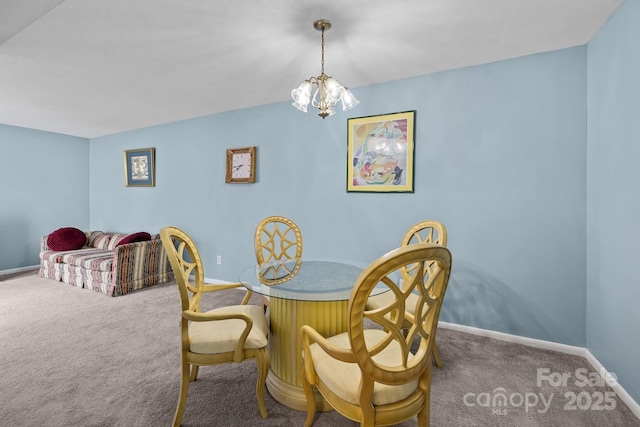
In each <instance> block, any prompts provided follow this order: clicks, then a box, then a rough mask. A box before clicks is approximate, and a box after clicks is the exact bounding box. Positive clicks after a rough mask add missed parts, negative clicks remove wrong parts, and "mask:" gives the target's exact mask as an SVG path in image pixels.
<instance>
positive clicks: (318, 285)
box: [240, 259, 369, 301]
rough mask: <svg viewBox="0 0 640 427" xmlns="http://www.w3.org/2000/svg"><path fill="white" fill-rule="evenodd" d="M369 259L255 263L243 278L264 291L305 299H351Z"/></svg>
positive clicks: (295, 260) (264, 292) (250, 287)
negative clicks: (354, 287)
mask: <svg viewBox="0 0 640 427" xmlns="http://www.w3.org/2000/svg"><path fill="white" fill-rule="evenodd" d="M368 265H369V264H368V263H365V262H359V261H331V260H304V259H293V260H286V261H280V262H272V263H268V264H262V265H259V266H258V265H253V266H252V267H250V268H247V269H246V270H245V271H243V272H242V274H241V275H240V282H241V283H242V284H243V285H244V286H245V287H246V288H247V289H251V290H252V291H253V292H256V293H258V294H261V295H266V296H269V297H275V298H284V299H292V300H302V301H339V300H348V299H349V297H350V296H351V290H352V289H353V285H354V284H355V283H356V280H357V279H358V277H359V276H360V274H361V273H362V271H363V270H364V269H365V268H366V267H367V266H368Z"/></svg>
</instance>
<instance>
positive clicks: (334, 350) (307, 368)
mask: <svg viewBox="0 0 640 427" xmlns="http://www.w3.org/2000/svg"><path fill="white" fill-rule="evenodd" d="M300 339H301V340H302V359H303V369H304V375H305V376H306V377H307V379H308V380H309V383H311V384H312V385H313V384H315V383H316V374H315V369H314V367H313V359H312V358H311V344H312V343H316V344H318V346H320V348H322V350H323V351H324V352H325V353H327V354H328V355H329V356H331V357H333V358H334V359H337V360H340V361H342V362H347V363H357V360H356V357H355V354H353V351H352V350H351V349H350V348H344V347H338V346H336V345H334V344H332V343H331V342H329V341H328V340H327V339H326V338H325V337H323V336H322V335H320V334H319V333H318V331H316V330H315V329H313V328H312V327H311V326H309V325H303V326H302V328H300Z"/></svg>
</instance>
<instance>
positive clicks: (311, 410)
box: [302, 364, 316, 427]
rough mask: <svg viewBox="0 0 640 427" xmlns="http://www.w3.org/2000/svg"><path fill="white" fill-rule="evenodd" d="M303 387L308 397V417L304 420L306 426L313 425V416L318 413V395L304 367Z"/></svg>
mask: <svg viewBox="0 0 640 427" xmlns="http://www.w3.org/2000/svg"><path fill="white" fill-rule="evenodd" d="M303 366H304V364H303ZM302 388H303V389H304V395H305V397H306V399H307V419H306V420H305V422H304V427H311V425H312V424H313V418H314V417H315V415H316V396H315V393H314V392H313V386H312V385H311V384H310V383H309V380H308V379H307V376H306V375H305V372H304V367H303V368H302Z"/></svg>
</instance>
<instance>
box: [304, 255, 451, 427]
mask: <svg viewBox="0 0 640 427" xmlns="http://www.w3.org/2000/svg"><path fill="white" fill-rule="evenodd" d="M414 264H415V265H417V267H418V268H417V269H416V270H415V271H416V273H415V274H414V275H413V276H411V278H410V279H409V281H405V282H404V283H403V286H402V287H399V286H398V284H397V283H396V280H397V278H396V277H394V276H395V275H397V274H401V273H402V269H406V268H407V267H408V266H411V265H414ZM427 265H431V267H430V268H426V266H427ZM450 271H451V253H450V252H449V250H448V249H447V248H445V247H444V246H441V245H437V244H434V243H417V244H413V245H408V246H403V247H400V248H397V249H394V250H392V251H390V252H388V253H387V254H385V255H383V256H382V257H380V258H378V259H377V260H375V261H374V262H373V263H372V264H371V265H370V266H369V267H368V268H367V269H366V270H365V271H364V272H363V273H362V274H361V275H360V277H359V278H358V280H357V281H356V284H355V286H354V288H353V291H352V292H351V297H350V299H349V303H348V309H347V310H348V314H347V332H344V333H342V334H339V335H336V336H333V337H329V338H324V337H323V336H322V335H320V334H319V333H318V332H317V331H315V330H314V329H313V328H312V327H310V326H309V325H305V326H303V327H302V328H301V330H300V338H301V340H302V349H303V359H304V367H303V378H302V385H303V388H304V390H305V396H306V399H307V419H306V423H305V426H306V427H310V426H311V424H312V423H313V418H314V415H315V404H316V401H315V398H314V390H313V386H315V387H316V388H317V390H318V391H319V392H320V393H321V394H322V396H323V397H324V398H325V400H326V401H327V402H328V403H329V404H330V405H331V406H332V407H333V408H334V409H335V410H336V411H338V412H339V413H340V414H342V415H344V416H345V417H347V418H349V419H351V420H353V421H357V422H359V423H360V425H362V426H374V425H381V426H385V425H391V424H397V423H400V422H402V421H404V420H406V419H409V418H411V417H413V416H415V415H417V416H418V425H419V426H422V427H424V426H428V425H429V419H430V399H431V397H430V396H431V374H432V371H433V364H432V360H431V358H432V347H433V345H434V338H435V333H436V327H437V321H438V317H439V315H440V309H441V307H442V301H443V298H444V295H445V291H446V289H447V285H448V283H449V274H450ZM380 287H386V288H388V291H387V292H389V293H390V294H391V295H393V298H392V299H390V300H389V301H388V302H387V303H385V304H384V305H382V306H381V307H378V308H375V309H367V301H368V299H369V298H370V296H371V294H372V292H373V291H374V289H377V288H380ZM414 292H416V293H417V294H418V301H417V304H416V306H415V308H416V313H419V314H418V315H415V316H413V315H410V314H408V313H407V307H406V306H407V304H408V301H407V299H408V297H409V296H410V295H411V294H413V293H414ZM405 321H409V322H410V323H411V327H410V328H409V331H408V333H406V334H405V332H404V331H403V328H404V325H405Z"/></svg>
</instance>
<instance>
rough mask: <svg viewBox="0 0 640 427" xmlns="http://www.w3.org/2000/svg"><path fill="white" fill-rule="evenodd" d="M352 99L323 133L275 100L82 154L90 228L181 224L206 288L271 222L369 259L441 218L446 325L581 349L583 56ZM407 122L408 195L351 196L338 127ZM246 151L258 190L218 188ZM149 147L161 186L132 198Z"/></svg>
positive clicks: (111, 141) (322, 250)
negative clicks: (126, 154)
mask: <svg viewBox="0 0 640 427" xmlns="http://www.w3.org/2000/svg"><path fill="white" fill-rule="evenodd" d="M354 93H355V94H356V96H357V97H358V98H359V99H360V101H361V104H360V105H359V106H358V107H357V108H356V109H354V110H351V111H349V112H348V113H349V114H348V115H347V114H346V113H343V112H339V113H338V114H337V115H336V116H334V117H331V118H328V119H326V120H324V121H323V120H322V119H320V118H319V117H317V116H316V115H314V114H308V115H304V114H303V113H300V112H299V111H297V110H296V109H294V108H293V107H291V106H290V105H289V103H288V102H283V103H279V104H273V105H268V106H261V107H255V108H250V109H246V110H241V111H233V112H228V113H224V114H218V115H214V116H208V117H203V118H198V119H192V120H186V121H181V122H177V123H172V124H167V125H162V126H156V127H152V128H146V129H140V130H136V131H131V132H125V133H121V134H117V135H111V136H107V137H102V138H96V139H93V140H91V153H90V159H91V160H90V161H91V169H90V176H91V209H90V210H91V220H90V223H91V228H92V229H103V230H112V231H121V232H133V231H138V230H147V231H150V232H157V231H158V230H159V229H160V228H161V227H163V226H165V225H169V224H173V225H177V226H179V227H182V228H184V229H185V231H187V232H188V233H190V234H191V235H192V236H193V237H194V239H195V240H196V242H197V244H198V245H199V247H200V250H201V253H202V256H203V259H204V262H205V275H206V276H207V277H209V278H217V279H225V280H236V279H237V278H238V275H239V273H240V272H241V271H242V270H243V269H244V268H246V267H247V266H249V265H250V264H251V263H252V262H253V260H254V252H253V232H254V229H255V226H256V225H257V224H258V222H259V221H260V220H261V219H262V218H264V217H265V216H267V215H274V214H279V215H285V216H288V217H290V218H292V219H293V220H294V221H296V223H298V225H299V226H300V228H301V230H302V234H303V237H304V253H305V255H306V256H310V257H325V258H350V259H360V260H365V261H373V260H374V259H375V258H376V257H378V256H380V255H382V254H383V253H385V252H387V251H388V250H390V249H392V248H394V247H396V246H397V245H398V244H399V242H400V239H401V237H402V235H403V234H404V232H405V231H406V230H407V229H408V228H409V227H410V226H411V225H413V224H414V223H416V222H418V221H420V220H423V219H427V218H432V219H438V220H440V221H442V222H444V223H445V224H446V225H447V227H448V229H449V237H450V240H449V246H450V248H451V250H452V251H453V256H454V269H453V276H452V280H451V284H450V287H449V291H448V295H447V298H446V300H445V306H444V308H443V313H442V320H444V321H449V322H454V323H460V324H464V325H470V326H476V327H481V328H487V329H492V330H496V331H503V332H507V333H513V334H518V335H523V336H528V337H534V338H540V339H545V340H551V341H557V342H562V343H567V344H572V345H578V346H584V345H585V340H586V332H585V274H586V273H585V272H586V265H585V261H586V238H585V227H586V224H585V221H586V218H585V209H586V188H585V184H586V183H585V176H586V152H585V141H586V110H585V105H586V47H584V46H582V47H577V48H572V49H567V50H562V51H556V52H551V53H546V54H541V55H535V56H528V57H523V58H519V59H514V60H509V61H502V62H498V63H493V64H489V65H483V66H478V67H471V68H465V69H459V70H454V71H448V72H443V73H438V74H433V75H427V76H421V77H418V78H412V79H406V80H401V81H395V82H391V83H386V84H381V85H374V86H370V87H364V88H356V89H355V90H354ZM212 102H215V100H212ZM406 110H416V111H417V113H416V151H415V160H416V161H415V163H416V172H415V193H413V194H355V193H346V177H345V175H346V135H347V117H356V116H366V115H372V114H383V113H391V112H396V111H406ZM251 145H255V146H257V147H258V172H257V175H258V182H257V183H256V184H253V185H237V184H236V185H230V184H225V183H224V174H225V173H224V165H225V149H226V148H229V147H244V146H251ZM144 147H155V148H156V154H157V177H156V178H157V186H156V187H154V188H127V187H125V185H124V176H123V175H124V173H123V151H124V150H126V149H134V148H144ZM216 255H221V256H222V260H223V262H222V265H220V266H219V265H216V263H215V258H216Z"/></svg>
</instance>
